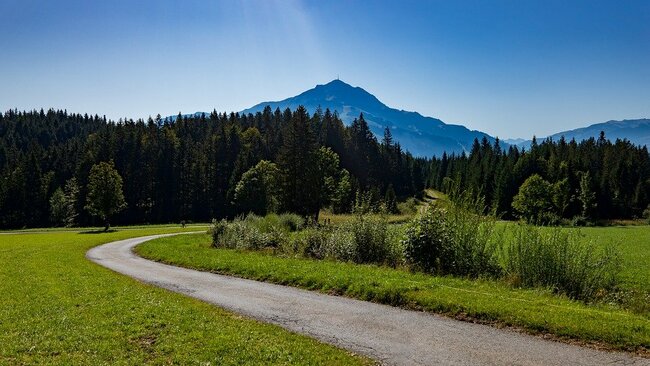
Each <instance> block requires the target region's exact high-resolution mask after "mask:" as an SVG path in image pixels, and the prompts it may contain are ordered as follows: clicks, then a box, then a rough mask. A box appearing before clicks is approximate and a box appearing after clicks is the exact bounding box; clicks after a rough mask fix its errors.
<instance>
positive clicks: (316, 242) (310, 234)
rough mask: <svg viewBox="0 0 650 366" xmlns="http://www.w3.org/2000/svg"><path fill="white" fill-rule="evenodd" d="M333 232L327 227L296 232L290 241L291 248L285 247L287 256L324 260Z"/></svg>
mask: <svg viewBox="0 0 650 366" xmlns="http://www.w3.org/2000/svg"><path fill="white" fill-rule="evenodd" d="M330 235H331V230H330V229H328V228H325V227H310V228H306V229H304V230H301V231H299V232H296V233H295V234H294V235H293V237H292V238H291V240H288V241H287V242H286V243H288V245H289V248H287V247H286V246H285V247H284V251H285V253H286V254H292V255H299V256H302V257H309V258H316V259H323V258H325V257H326V255H327V249H326V248H327V242H328V240H329V237H330Z"/></svg>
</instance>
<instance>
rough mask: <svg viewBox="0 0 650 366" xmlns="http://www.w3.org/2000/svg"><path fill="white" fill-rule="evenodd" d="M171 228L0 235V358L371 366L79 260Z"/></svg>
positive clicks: (83, 362) (172, 229)
mask: <svg viewBox="0 0 650 366" xmlns="http://www.w3.org/2000/svg"><path fill="white" fill-rule="evenodd" d="M187 230H193V229H192V228H189V229H187ZM194 230H196V229H194ZM178 231H182V230H181V229H180V228H178V227H148V228H135V229H130V230H117V231H115V232H109V233H95V234H91V233H85V234H84V233H75V232H67V231H51V232H47V233H22V234H2V235H0V263H2V265H0V294H1V295H0V364H18V365H20V364H66V365H68V364H79V365H102V364H104V365H108V364H110V365H113V364H117V365H120V364H122V365H126V364H133V365H140V364H144V363H148V364H202V365H209V364H212V365H242V364H249V365H261V364H301V365H303V364H312V365H320V364H336V365H339V364H368V363H370V362H371V361H369V360H367V359H364V358H360V357H358V356H354V355H351V354H349V353H348V352H346V351H343V350H340V349H337V348H335V347H332V346H329V345H325V344H322V343H319V342H317V341H315V340H313V339H310V338H308V337H305V336H301V335H297V334H294V333H290V332H288V331H285V330H283V329H281V328H279V327H277V326H273V325H268V324H262V323H259V322H257V321H254V320H251V319H247V318H243V317H241V316H238V315H235V314H232V313H230V312H228V311H225V310H222V309H219V308H217V307H215V306H212V305H209V304H205V303H202V302H200V301H198V300H194V299H191V298H188V297H185V296H182V295H179V294H175V293H172V292H169V291H166V290H162V289H159V288H156V287H153V286H149V285H145V284H141V283H139V282H137V281H135V280H132V279H130V278H127V277H125V276H122V275H119V274H116V273H114V272H111V271H110V270H108V269H105V268H103V267H101V266H99V265H97V264H94V263H92V262H90V261H88V260H87V259H86V258H85V257H84V255H85V253H86V251H87V250H88V249H89V248H91V247H93V246H96V245H98V244H101V243H106V242H109V241H114V240H119V239H125V238H129V237H137V236H145V235H152V234H159V233H169V232H178Z"/></svg>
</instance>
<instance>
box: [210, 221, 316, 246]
mask: <svg viewBox="0 0 650 366" xmlns="http://www.w3.org/2000/svg"><path fill="white" fill-rule="evenodd" d="M303 225H304V220H303V219H302V218H301V217H300V216H298V215H296V214H281V215H277V214H269V215H266V216H264V217H261V216H257V215H255V214H249V215H248V216H246V217H237V218H235V220H233V221H231V222H228V221H226V220H214V221H213V223H212V227H211V228H210V233H211V234H212V243H213V245H214V246H215V247H218V248H230V249H251V250H259V249H264V248H278V247H280V245H282V244H283V243H285V242H286V241H287V240H288V238H289V233H291V232H294V231H296V230H299V229H300V228H302V226H303Z"/></svg>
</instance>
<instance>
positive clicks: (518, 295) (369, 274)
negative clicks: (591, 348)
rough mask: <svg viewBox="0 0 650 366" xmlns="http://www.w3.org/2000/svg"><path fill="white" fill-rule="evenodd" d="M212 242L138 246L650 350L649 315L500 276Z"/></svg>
mask: <svg viewBox="0 0 650 366" xmlns="http://www.w3.org/2000/svg"><path fill="white" fill-rule="evenodd" d="M210 245H211V237H210V236H209V235H196V236H190V237H188V236H183V237H169V238H163V239H157V240H154V241H150V242H146V243H143V244H141V245H140V246H138V247H136V251H137V252H138V253H139V254H140V255H142V256H144V257H147V258H150V259H153V260H158V261H162V262H166V263H170V264H175V265H180V266H184V267H190V268H196V269H200V270H205V271H211V272H215V273H223V274H231V275H235V276H239V277H245V278H250V279H255V280H262V281H268V282H274V283H278V284H285V285H291V286H297V287H302V288H306V289H311V290H318V291H321V292H325V293H331V294H339V295H345V296H349V297H354V298H358V299H362V300H369V301H375V302H380V303H386V304H391V305H396V306H402V307H406V308H411V309H422V310H426V311H431V312H436V313H442V314H446V315H450V316H454V317H457V318H462V319H469V320H472V321H479V322H484V323H491V324H494V325H497V326H514V327H516V328H520V329H523V330H526V331H528V332H530V333H542V334H550V335H554V336H556V337H557V338H560V339H571V340H579V341H582V342H584V343H587V344H598V345H599V346H605V347H607V348H611V349H624V350H630V351H637V352H640V353H645V354H647V350H648V349H650V316H647V315H646V316H644V315H639V314H634V313H632V312H629V311H625V310H621V309H618V308H615V307H613V306H606V305H598V306H587V305H585V304H584V303H581V302H577V301H572V300H569V299H567V298H564V297H560V296H556V295H553V294H552V293H551V292H550V291H546V290H525V289H514V288H512V287H511V286H509V285H508V284H506V283H504V282H501V281H488V280H477V281H472V280H467V279H460V278H453V277H434V276H429V275H425V274H421V273H412V272H409V271H407V270H402V269H392V268H387V267H381V266H375V265H356V264H352V263H342V262H333V261H318V260H311V259H304V258H281V257H277V256H274V255H272V254H271V253H264V252H248V251H236V250H229V249H214V248H212V247H211V246H210Z"/></svg>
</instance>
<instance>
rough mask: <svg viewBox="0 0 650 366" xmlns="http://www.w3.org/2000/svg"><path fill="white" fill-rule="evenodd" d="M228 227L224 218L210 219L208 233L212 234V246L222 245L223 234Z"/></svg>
mask: <svg viewBox="0 0 650 366" xmlns="http://www.w3.org/2000/svg"><path fill="white" fill-rule="evenodd" d="M227 227H228V221H226V220H217V219H213V220H212V225H210V229H209V232H210V235H212V246H213V247H217V248H218V247H223V246H225V245H224V242H223V234H224V232H225V231H226V228H227Z"/></svg>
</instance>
